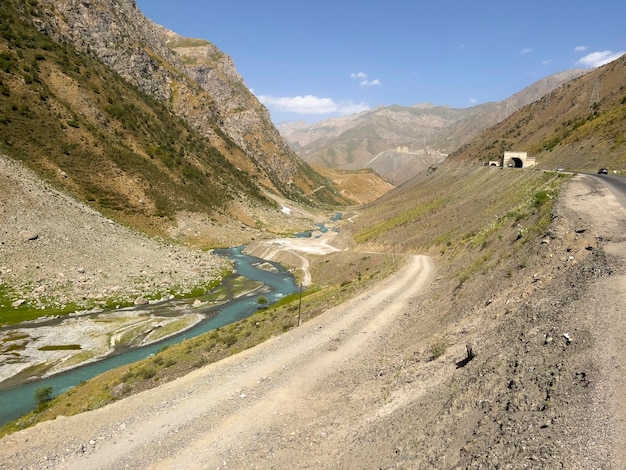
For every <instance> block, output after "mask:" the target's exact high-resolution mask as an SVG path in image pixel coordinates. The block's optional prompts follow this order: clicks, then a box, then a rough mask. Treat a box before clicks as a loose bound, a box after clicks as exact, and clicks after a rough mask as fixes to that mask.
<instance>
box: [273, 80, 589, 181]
mask: <svg viewBox="0 0 626 470" xmlns="http://www.w3.org/2000/svg"><path fill="white" fill-rule="evenodd" d="M586 72H588V70H585V69H574V70H567V71H565V72H561V73H558V74H555V75H551V76H549V77H546V78H543V79H541V80H539V81H537V82H536V83H534V84H532V85H530V86H529V87H527V88H525V89H523V90H522V91H520V92H518V93H516V94H514V95H513V96H511V97H509V98H507V99H505V100H503V101H501V102H494V103H485V104H481V105H478V106H473V107H469V108H450V107H445V106H436V105H434V104H429V103H424V104H419V105H416V106H411V107H407V106H397V105H392V106H380V107H377V108H375V109H373V110H371V111H365V112H362V113H359V114H356V115H350V116H345V117H340V118H333V119H327V120H324V121H320V122H318V123H315V124H312V125H308V124H307V123H305V122H293V123H283V124H279V125H278V126H277V127H278V130H279V131H280V133H281V134H282V135H283V136H284V137H285V139H286V140H287V142H288V143H289V145H290V146H291V147H292V148H293V149H294V151H295V152H296V153H297V154H298V155H299V156H300V157H301V158H303V159H304V160H305V161H307V162H308V163H309V164H311V165H313V166H315V167H320V166H321V167H329V168H337V169H359V168H371V169H373V170H374V171H376V172H377V173H378V174H380V175H381V176H383V177H384V178H386V179H387V180H388V181H390V182H391V183H393V184H395V185H399V184H401V183H403V182H405V181H407V180H408V179H410V178H411V177H413V176H415V175H416V174H418V173H420V172H421V171H423V170H424V169H425V168H428V167H429V166H431V165H436V164H437V163H438V162H440V161H441V160H442V159H444V158H445V157H446V156H447V155H448V154H449V153H451V152H453V151H455V150H457V149H459V148H460V147H461V146H463V145H464V144H467V143H468V142H470V141H472V139H474V138H475V137H476V136H477V135H479V134H480V133H481V132H482V131H484V130H485V129H487V128H489V127H491V126H493V125H494V124H496V123H498V122H500V121H502V120H503V119H505V118H506V117H508V116H510V115H511V114H512V113H514V112H515V111H517V110H518V109H520V108H522V107H523V106H525V105H528V104H529V103H532V102H533V101H536V100H538V99H539V98H541V97H542V96H544V95H546V94H547V93H549V92H551V91H552V90H554V89H556V88H558V87H559V86H561V85H563V84H564V83H566V82H568V81H569V80H572V79H573V78H576V77H579V76H581V75H583V74H585V73H586Z"/></svg>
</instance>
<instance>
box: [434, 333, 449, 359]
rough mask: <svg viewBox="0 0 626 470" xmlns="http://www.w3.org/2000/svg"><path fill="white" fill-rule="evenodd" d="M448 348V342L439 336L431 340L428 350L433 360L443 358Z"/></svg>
mask: <svg viewBox="0 0 626 470" xmlns="http://www.w3.org/2000/svg"><path fill="white" fill-rule="evenodd" d="M449 346H450V343H448V340H447V339H446V337H445V336H441V335H438V336H435V337H434V338H433V339H432V340H431V342H430V348H429V349H430V353H431V354H432V357H433V359H438V358H440V357H441V356H443V355H444V354H445V353H446V351H447V350H448V347H449Z"/></svg>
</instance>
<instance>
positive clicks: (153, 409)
mask: <svg viewBox="0 0 626 470" xmlns="http://www.w3.org/2000/svg"><path fill="white" fill-rule="evenodd" d="M430 273H431V261H430V260H429V259H428V258H426V257H420V256H416V257H413V258H410V260H409V261H408V262H407V264H406V266H404V267H403V268H402V269H401V270H400V271H399V272H398V273H397V275H395V276H393V277H392V278H390V279H387V280H386V281H384V282H383V284H382V285H380V287H379V288H378V289H377V290H376V291H375V292H369V293H366V294H363V295H361V296H359V297H357V298H355V299H353V300H351V301H349V302H347V303H345V304H343V305H341V306H339V307H337V308H334V309H332V310H330V311H328V312H326V313H325V314H324V315H322V316H320V317H318V318H316V319H314V320H312V321H310V322H307V323H305V324H303V325H302V326H301V327H299V328H297V329H295V330H293V331H291V332H289V333H287V334H285V335H282V336H280V337H277V338H274V339H272V340H270V341H268V342H266V343H264V344H261V345H260V346H258V347H256V348H254V349H251V350H248V351H245V352H243V353H241V354H238V355H236V356H233V357H231V358H229V359H227V360H224V361H221V362H219V363H216V364H213V365H210V366H208V367H205V368H203V369H201V370H198V371H197V372H195V373H192V374H190V375H188V376H186V377H184V378H182V379H180V380H177V381H175V382H173V383H170V384H167V385H165V386H162V387H159V388H157V389H154V390H150V391H148V392H145V393H142V394H139V395H136V396H133V397H130V398H128V399H125V400H122V401H120V402H118V403H114V404H112V405H110V406H107V407H105V408H103V409H100V410H96V411H93V412H88V413H84V414H81V415H78V416H74V417H71V418H60V419H57V420H55V421H51V422H46V423H43V424H42V425H39V426H37V427H36V428H33V429H28V430H25V431H23V432H19V433H16V434H13V435H11V436H8V437H7V438H5V439H4V442H2V460H3V461H2V464H0V468H80V469H83V470H87V469H96V468H107V469H115V468H119V469H122V468H163V469H170V468H181V469H183V468H184V469H190V468H244V467H245V468H255V467H258V468H267V467H270V466H274V465H277V466H279V467H284V466H285V465H288V462H281V461H280V457H277V459H274V458H273V455H274V453H275V451H276V450H277V449H278V448H284V447H285V446H287V447H289V443H290V441H293V442H296V441H297V442H300V443H302V442H303V441H302V439H304V443H302V444H300V445H306V446H307V447H308V446H311V445H315V443H316V442H320V441H324V440H335V441H336V440H337V439H341V438H342V437H346V435H347V434H349V432H350V428H351V424H352V423H351V421H350V420H345V419H342V420H341V421H342V422H341V423H339V422H335V417H338V414H337V413H338V412H339V410H338V409H337V408H338V407H342V405H341V401H342V399H341V397H337V396H334V393H333V392H335V391H336V392H339V393H340V394H341V393H343V391H342V390H343V387H342V386H340V384H337V383H333V381H336V380H337V378H336V376H337V374H338V373H339V374H341V370H342V368H343V367H344V366H345V365H346V364H347V363H350V362H351V361H359V362H360V361H364V360H367V358H368V356H369V353H368V351H369V350H370V348H373V346H374V343H375V342H378V341H379V340H380V338H381V337H383V336H384V335H385V332H386V327H387V326H388V325H389V324H391V323H392V322H393V321H394V320H395V319H397V318H398V316H401V315H403V314H406V312H407V311H408V307H409V304H410V303H411V302H412V301H413V300H414V299H415V298H416V296H418V295H420V294H421V293H422V292H423V291H424V287H425V286H426V284H427V281H428V279H429V276H430ZM320 389H324V390H326V391H327V392H330V393H321V392H320ZM353 406H354V404H353ZM354 412H357V413H360V414H361V415H360V416H358V419H359V420H367V419H371V418H373V414H375V413H376V412H377V411H376V410H371V411H370V413H371V414H372V416H368V414H369V413H368V412H366V411H365V410H363V409H362V408H361V406H357V408H356V411H355V410H352V412H351V413H354ZM342 414H344V415H345V411H344V412H343V413H342ZM336 444H338V445H339V444H340V441H338V442H336Z"/></svg>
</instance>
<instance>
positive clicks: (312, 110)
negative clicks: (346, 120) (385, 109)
mask: <svg viewBox="0 0 626 470" xmlns="http://www.w3.org/2000/svg"><path fill="white" fill-rule="evenodd" d="M258 98H259V101H260V102H261V103H263V104H264V105H265V106H267V107H268V108H270V109H271V110H275V111H284V112H289V113H297V114H354V113H360V112H361V111H367V110H368V109H370V107H369V106H368V105H367V104H365V103H353V102H352V101H340V102H338V103H337V102H335V101H334V100H332V99H331V98H319V97H317V96H313V95H306V96H292V97H287V96H284V97H277V96H268V95H261V96H258Z"/></svg>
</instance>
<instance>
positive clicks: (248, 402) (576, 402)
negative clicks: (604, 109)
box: [0, 178, 626, 469]
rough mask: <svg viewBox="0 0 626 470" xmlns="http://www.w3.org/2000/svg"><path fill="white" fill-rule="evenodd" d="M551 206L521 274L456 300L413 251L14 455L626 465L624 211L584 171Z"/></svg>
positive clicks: (109, 464)
mask: <svg viewBox="0 0 626 470" xmlns="http://www.w3.org/2000/svg"><path fill="white" fill-rule="evenodd" d="M555 216H556V218H555V220H554V224H553V227H552V229H551V237H550V238H547V239H545V240H542V241H537V243H536V244H534V245H532V246H529V249H528V253H527V259H526V265H525V267H524V268H523V269H520V270H519V271H518V272H515V273H511V275H510V277H509V278H507V279H490V278H487V276H485V279H479V280H477V281H475V284H473V285H472V287H473V288H474V289H475V290H472V291H471V292H469V291H468V292H467V293H466V294H465V296H458V295H457V296H456V300H451V299H450V297H447V296H446V293H449V290H448V289H449V287H448V286H447V285H446V280H445V278H444V277H440V275H437V274H434V271H431V270H432V269H433V268H435V267H434V266H433V265H432V264H431V262H430V261H428V259H427V258H422V257H417V258H413V261H411V262H407V264H406V266H405V267H404V268H403V269H402V270H400V271H399V273H398V274H397V275H395V276H393V277H391V278H389V279H387V280H385V281H384V282H383V283H381V284H380V285H379V286H378V287H377V288H376V289H375V290H372V291H371V292H367V293H364V294H362V295H361V296H359V297H357V298H355V299H353V300H351V301H349V302H347V303H345V304H342V305H341V306H339V307H337V308H334V309H332V310H329V311H328V312H326V313H325V314H323V315H321V316H319V317H317V318H316V319H315V320H312V321H311V322H307V323H305V324H304V325H303V326H302V327H300V328H296V329H295V330H293V331H291V332H289V333H287V334H285V335H282V336H280V337H277V338H274V339H272V340H270V341H268V342H267V343H264V344H262V345H260V346H258V347H255V348H253V349H251V350H248V351H246V352H243V353H241V354H238V355H236V356H233V357H231V358H229V359H227V360H224V361H221V362H219V363H216V364H212V365H210V366H207V367H204V368H202V369H200V370H198V371H196V372H194V373H192V374H190V375H188V376H186V377H184V378H181V379H179V380H177V381H175V382H172V383H169V384H166V385H164V386H161V387H159V388H157V389H153V390H150V391H147V392H144V393H141V394H139V395H137V396H133V397H130V398H128V399H125V400H122V401H120V402H117V403H114V404H112V405H109V406H107V407H105V408H102V409H100V410H97V411H93V412H88V413H85V414H83V415H78V416H74V417H71V418H58V419H56V420H55V421H51V422H46V423H42V424H40V425H38V426H36V427H35V428H33V429H27V430H24V431H21V432H18V433H15V434H13V435H10V436H7V437H5V438H4V439H2V441H0V449H1V450H0V468H27V467H28V468H81V469H89V468H108V469H111V468H128V467H133V468H329V469H330V468H355V469H356V468H426V469H428V468H544V469H552V468H566V469H588V468H616V469H617V468H623V467H624V464H626V459H625V456H624V453H623V452H624V451H623V449H624V448H626V446H625V444H626V443H625V442H624V440H625V437H624V436H626V433H625V432H624V431H625V430H624V422H625V421H624V419H625V416H624V410H626V402H625V400H624V392H623V390H624V385H625V384H624V377H623V374H622V373H621V371H623V370H624V367H625V366H626V361H625V357H624V351H626V348H625V347H624V346H626V324H625V321H624V319H623V318H622V312H623V311H624V305H625V304H626V299H625V298H624V296H625V295H626V294H625V293H624V289H623V286H624V285H626V270H625V266H626V264H625V260H626V240H625V238H624V233H626V226H625V225H626V215H625V213H624V209H623V208H621V207H620V206H619V205H617V204H616V203H615V200H614V199H613V198H611V196H610V195H609V194H608V192H607V191H606V189H605V188H604V187H603V186H602V185H601V183H599V182H598V181H597V180H594V179H590V178H576V179H575V180H574V181H572V182H571V183H570V184H569V186H568V188H567V191H566V194H564V195H563V197H562V198H561V199H560V201H559V202H558V203H557V208H556V211H555ZM441 268H443V267H441ZM436 269H439V268H436ZM429 272H430V273H431V274H430V275H429ZM481 283H482V284H481ZM481 289H482V290H481ZM436 338H439V339H443V340H445V341H444V342H443V344H444V345H445V343H447V347H444V348H443V350H444V353H443V354H442V355H441V356H440V357H438V358H434V356H433V351H435V349H434V348H433V347H432V346H433V344H434V342H433V341H434V339H436ZM467 344H471V345H472V347H473V350H474V352H475V353H476V357H474V358H473V359H472V360H471V361H467V360H465V359H466V345H467Z"/></svg>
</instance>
